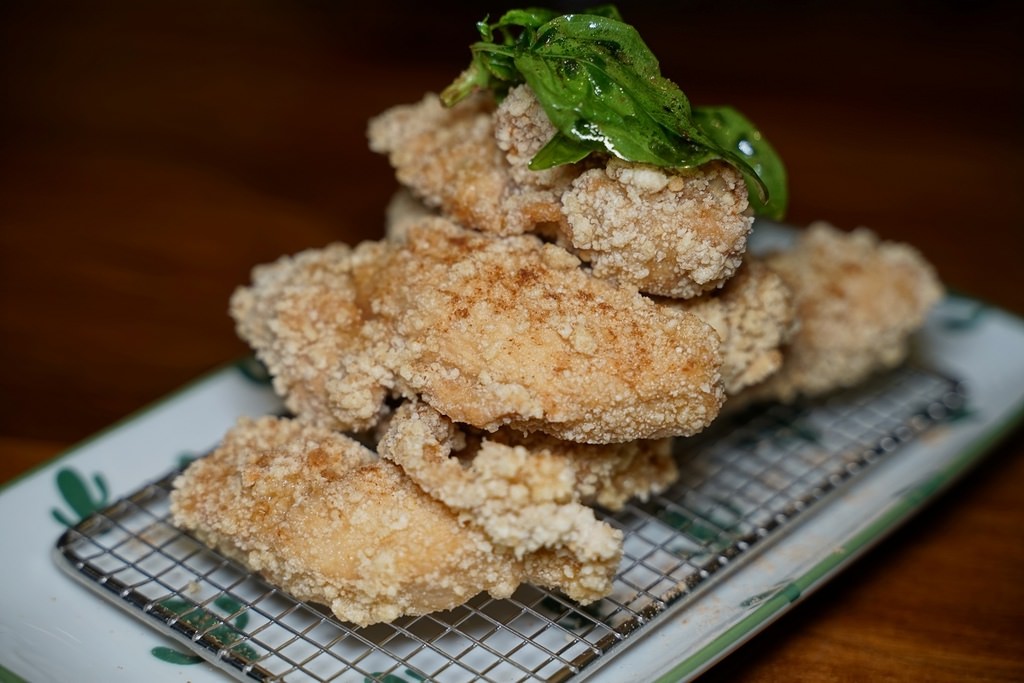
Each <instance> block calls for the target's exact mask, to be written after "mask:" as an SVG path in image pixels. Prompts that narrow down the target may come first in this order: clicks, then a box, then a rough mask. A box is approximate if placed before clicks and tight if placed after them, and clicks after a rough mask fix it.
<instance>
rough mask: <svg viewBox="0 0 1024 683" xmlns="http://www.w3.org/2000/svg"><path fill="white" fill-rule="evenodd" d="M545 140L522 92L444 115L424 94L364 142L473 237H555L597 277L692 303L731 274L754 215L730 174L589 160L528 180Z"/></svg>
mask: <svg viewBox="0 0 1024 683" xmlns="http://www.w3.org/2000/svg"><path fill="white" fill-rule="evenodd" d="M554 133H555V129H554V127H553V126H552V125H551V123H550V122H549V121H548V119H547V116H546V115H545V113H544V111H543V109H542V108H541V107H540V105H539V103H538V102H537V99H536V98H535V97H534V95H533V92H532V91H531V90H530V88H529V87H528V86H525V85H522V86H518V87H516V88H513V89H512V90H511V91H510V92H509V93H508V95H507V97H506V98H505V99H504V100H503V101H502V102H501V104H500V105H497V104H495V102H494V101H493V100H492V99H491V98H490V97H489V96H486V95H483V94H480V95H477V96H475V97H473V98H470V99H469V100H467V101H464V102H462V103H460V104H459V105H456V106H455V107H452V108H450V109H446V108H444V107H443V106H442V105H441V102H440V100H439V99H438V98H437V96H435V95H427V96H425V97H424V98H423V100H421V101H420V102H419V103H416V104H411V105H403V106H398V107H394V108H392V109H390V110H388V111H387V112H385V113H383V114H381V115H380V116H378V117H377V118H376V119H374V120H373V121H371V123H370V126H369V133H368V134H369V139H370V146H371V148H372V149H374V150H375V151H378V152H380V153H382V154H387V155H388V158H389V160H390V162H391V164H392V165H393V166H394V168H395V174H396V176H397V177H398V180H399V181H400V182H401V183H402V184H403V185H404V186H406V187H408V188H409V189H410V190H411V191H412V192H413V193H414V194H415V195H416V196H417V197H419V198H420V199H421V200H422V201H423V202H424V203H426V205H427V206H429V207H431V208H433V209H436V210H438V211H439V212H440V213H441V214H442V215H445V216H448V217H449V218H451V219H452V220H454V221H455V222H457V223H459V224H461V225H464V226H465V227H468V228H472V229H475V230H481V231H484V232H489V233H493V234H498V235H513V234H520V233H523V232H536V233H539V234H543V235H547V236H550V237H553V238H554V239H556V240H557V241H558V242H559V244H561V245H563V246H564V247H565V248H567V249H569V250H570V251H572V252H573V253H575V254H576V255H577V256H579V257H580V258H581V259H582V260H584V261H586V262H588V263H590V264H591V265H592V266H593V269H594V274H595V275H596V276H597V277H600V278H608V279H614V280H616V281H619V282H623V283H628V284H630V285H633V286H635V287H637V288H638V289H639V290H640V291H642V292H645V293H648V294H656V295H660V296H669V297H674V298H689V297H693V296H697V295H699V294H701V293H702V292H706V291H710V290H713V289H715V288H716V287H718V286H720V285H721V284H722V283H723V282H725V281H726V280H727V279H728V278H729V277H731V276H732V275H733V273H735V272H736V269H737V268H738V267H739V265H740V263H741V261H742V258H743V254H744V252H745V250H746V243H747V236H748V234H749V233H750V229H751V225H752V223H753V217H752V214H751V211H750V206H749V202H748V198H747V188H746V185H745V184H744V181H743V178H742V177H741V176H740V174H739V173H738V172H737V171H736V170H735V169H733V168H732V167H731V166H728V165H726V164H718V163H712V164H705V165H704V166H701V167H699V168H695V169H681V170H674V171H669V170H664V169H658V168H654V167H651V166H646V165H642V164H634V163H631V162H626V161H621V160H618V159H615V158H610V159H602V158H595V159H587V160H584V161H582V162H580V163H576V164H567V165H564V166H559V167H556V168H553V169H549V170H544V171H539V172H538V171H532V170H530V169H529V167H528V165H529V162H530V159H532V158H533V155H534V154H536V152H537V151H538V150H540V148H541V147H543V146H544V145H545V144H546V143H547V142H548V141H549V140H550V139H551V137H552V136H553V135H554Z"/></svg>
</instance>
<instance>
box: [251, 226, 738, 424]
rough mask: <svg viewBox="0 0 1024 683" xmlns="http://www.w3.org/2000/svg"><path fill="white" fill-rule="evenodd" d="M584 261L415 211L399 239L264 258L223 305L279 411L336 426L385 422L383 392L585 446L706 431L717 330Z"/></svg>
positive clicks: (717, 394) (714, 395)
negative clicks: (265, 372) (277, 396)
mask: <svg viewBox="0 0 1024 683" xmlns="http://www.w3.org/2000/svg"><path fill="white" fill-rule="evenodd" d="M579 266H580V264H579V261H578V260H577V259H576V258H575V257H573V256H572V255H570V254H569V253H567V252H566V251H565V250H563V249H561V248H559V247H557V246H555V245H551V244H544V243H542V242H541V241H540V240H539V239H537V238H535V237H533V236H530V235H520V236H511V237H504V238H500V237H496V236H493V235H487V234H483V233H479V232H475V231H470V230H464V229H462V228H459V227H458V226H456V225H454V224H452V223H450V222H448V221H446V220H443V219H440V218H425V219H423V220H422V221H421V222H418V223H416V224H414V225H409V226H407V227H406V235H405V239H404V241H393V242H367V243H363V244H361V245H359V246H358V247H356V248H355V249H354V250H347V249H345V248H342V247H331V248H328V249H326V250H322V251H310V252H305V253H303V254H300V255H298V256H296V257H292V258H284V259H281V260H279V261H278V262H277V263H276V264H274V265H272V266H267V267H264V268H261V269H258V270H257V271H256V273H255V275H254V284H253V286H252V287H250V288H247V289H243V290H240V291H239V292H238V293H237V294H236V295H235V297H234V301H233V305H232V313H233V315H235V317H236V320H237V321H238V329H239V333H240V334H241V336H242V337H243V338H244V339H246V340H247V341H249V342H250V344H252V345H253V347H254V348H255V349H256V351H257V354H258V355H259V356H260V358H261V359H262V360H263V361H264V362H265V363H266V364H267V366H268V368H269V369H270V372H271V374H272V375H274V376H275V381H276V382H277V385H276V386H278V388H279V390H282V391H284V392H285V395H286V398H287V400H288V405H289V407H290V408H291V409H292V410H295V411H296V412H297V413H299V414H300V415H302V416H303V417H304V418H306V419H311V420H315V421H317V422H318V423H320V424H323V425H325V426H328V427H332V428H336V429H341V430H350V429H353V428H365V427H366V426H369V425H370V424H372V423H373V422H375V421H376V420H379V417H380V416H381V415H382V414H383V410H384V408H383V398H384V395H385V394H386V393H387V392H391V393H392V394H395V395H400V396H404V397H406V398H416V397H422V399H423V400H424V401H426V402H427V403H428V404H430V405H431V406H433V407H434V408H435V409H436V410H438V411H439V412H441V413H443V414H444V415H447V416H448V417H450V418H451V419H452V420H455V421H457V422H464V423H466V424H469V425H472V426H475V427H478V428H482V429H486V430H494V429H497V428H499V427H501V426H503V425H508V426H510V427H513V428H516V429H519V430H521V431H527V432H529V431H542V432H545V433H547V434H551V435H553V436H557V437H559V438H563V439H568V440H571V441H579V442H585V443H617V442H623V441H630V440H633V439H640V438H659V437H663V436H673V435H680V434H693V433H695V432H698V431H700V430H701V429H703V428H704V427H705V426H707V424H708V423H709V422H710V421H711V420H712V419H714V417H715V416H716V415H717V412H718V409H719V407H720V405H721V402H722V400H723V397H724V395H723V391H722V388H721V384H720V380H719V366H720V363H721V360H720V356H719V348H718V347H719V340H718V336H717V335H716V334H715V333H714V331H713V330H712V329H711V328H710V327H709V326H708V325H707V324H706V323H704V322H703V321H701V320H700V319H699V318H698V317H697V316H695V315H693V314H690V313H686V312H684V311H679V310H674V309H672V308H670V307H667V306H661V305H658V304H656V303H654V302H652V301H651V300H650V299H647V298H646V297H643V296H642V295H640V294H639V293H637V292H636V291H635V290H633V289H631V288H627V287H622V286H616V285H615V284H613V283H609V282H607V281H604V280H600V279H598V278H594V277H592V276H591V275H589V274H588V273H587V272H585V271H584V270H583V269H581V268H580V267H579ZM335 312H336V313H337V315H332V313H335ZM295 396H300V397H302V400H297V399H295V398H294V397H295Z"/></svg>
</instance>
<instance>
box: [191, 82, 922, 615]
mask: <svg viewBox="0 0 1024 683" xmlns="http://www.w3.org/2000/svg"><path fill="white" fill-rule="evenodd" d="M553 134H554V129H553V128H552V125H551V123H550V122H549V121H548V119H547V117H546V116H545V113H544V111H543V109H542V108H541V107H540V106H539V105H538V102H537V100H536V98H535V97H534V96H533V93H532V92H531V90H530V88H529V87H528V86H526V85H521V86H518V87H516V88H514V89H512V90H511V91H510V92H509V93H508V95H507V96H506V97H504V99H502V100H501V102H500V103H499V102H497V101H496V100H495V98H494V97H493V96H492V95H490V94H488V93H479V94H477V95H474V96H473V97H471V98H469V99H467V100H465V101H463V102H461V103H459V104H458V105H456V106H454V107H451V108H446V107H444V106H442V104H441V103H440V101H439V99H438V97H437V96H434V95H428V96H426V97H425V98H424V99H423V100H422V101H420V102H418V103H415V104H411V105H407V106H399V107H396V108H394V109H392V110H389V111H387V112H385V113H384V114H382V115H381V116H379V117H378V118H376V119H375V120H373V121H372V122H371V124H370V127H369V139H370V145H371V147H372V148H373V149H374V150H376V151H378V152H381V153H382V154H386V155H387V156H388V158H389V159H390V162H391V164H392V165H393V166H394V168H395V171H396V175H397V178H398V180H399V182H400V183H401V185H402V186H403V187H404V189H403V190H402V191H401V192H400V193H399V194H398V195H397V196H396V198H395V200H394V201H393V202H392V204H391V206H390V207H389V209H388V214H387V215H388V221H387V223H388V224H387V234H386V236H385V237H384V238H383V239H381V240H380V241H372V242H364V243H361V244H358V245H356V246H349V245H345V244H333V245H330V246H327V247H324V248H322V249H312V250H309V251H306V252H303V253H300V254H297V255H294V256H287V257H283V258H281V259H280V260H278V261H277V262H275V263H272V264H269V265H263V266H259V267H257V268H256V269H255V271H254V273H253V281H252V284H251V285H249V286H247V287H244V288H241V289H239V290H238V291H237V292H236V293H235V295H234V296H233V298H232V301H231V313H232V315H233V317H234V319H235V321H236V322H237V328H238V332H239V334H240V335H241V337H242V338H243V339H245V340H246V341H247V342H248V343H249V344H250V345H251V346H252V347H253V349H254V350H255V353H256V355H257V356H258V358H259V359H261V360H262V361H263V363H265V364H266V366H267V368H268V369H269V371H270V373H271V374H272V376H273V378H274V387H275V389H276V391H278V392H279V393H280V394H281V396H282V397H283V398H284V401H285V404H286V406H287V408H288V409H289V410H290V411H291V413H293V415H294V416H293V417H288V418H278V417H263V418H259V419H249V418H245V419H242V420H240V421H239V423H238V424H237V425H236V426H235V427H234V428H233V429H232V430H231V431H230V432H229V433H228V434H227V435H226V437H225V438H224V440H223V442H222V443H221V445H220V446H219V447H218V448H217V449H216V451H215V452H214V453H212V454H211V455H209V456H208V457H206V458H203V459H201V460H199V461H197V462H195V463H193V464H192V465H191V466H190V467H189V468H188V470H187V471H186V472H185V473H184V474H183V475H182V476H181V477H180V478H179V479H178V480H177V482H176V484H175V491H174V492H173V495H172V510H173V516H174V520H175V522H176V523H177V524H178V525H180V526H181V527H183V528H185V529H188V530H190V531H192V532H194V533H195V534H196V535H197V536H198V537H199V538H200V539H202V540H203V541H204V542H206V543H207V544H209V545H211V546H213V547H215V548H217V549H219V550H220V551H222V552H224V553H226V554H227V555H229V556H231V557H233V558H235V559H237V560H239V561H240V562H242V563H244V564H245V565H247V566H248V567H249V568H251V569H252V570H255V571H257V572H260V573H262V574H263V575H264V576H266V577H267V578H268V579H269V580H270V581H272V582H274V583H276V584H278V585H280V586H281V587H283V588H284V589H285V590H287V591H288V592H290V593H291V594H292V595H294V596H295V597H296V598H298V599H301V600H309V601H313V602H317V603H322V604H325V605H327V606H329V607H330V608H331V609H332V610H333V612H334V613H335V614H336V615H337V616H338V617H339V618H340V619H342V620H346V621H351V622H354V623H356V624H359V625H367V624H371V623H377V622H384V621H390V620H393V619H395V618H397V617H399V616H401V615H416V614H424V613H427V612H431V611H435V610H443V609H447V608H451V607H454V606H456V605H458V604H461V603H463V602H465V601H466V600H468V599H469V598H471V597H473V596H474V595H476V594H477V593H480V592H481V591H487V592H488V593H490V594H491V595H492V596H495V597H499V598H500V597H506V596H509V595H510V594H511V593H512V592H513V591H514V590H515V589H516V588H517V586H519V584H521V583H523V582H531V583H533V584H536V585H540V586H544V587H548V588H551V589H557V590H560V591H562V592H563V593H564V594H566V595H567V596H569V597H570V598H572V599H575V600H578V601H580V602H584V603H586V602H590V601H594V600H597V599H599V598H601V597H603V596H605V595H607V594H608V593H609V592H610V590H611V587H612V580H613V578H614V575H615V572H616V568H617V566H618V564H619V561H620V557H621V553H622V534H621V532H620V531H619V530H617V529H615V528H613V527H612V526H611V525H609V524H608V523H606V522H604V521H601V520H599V519H598V518H597V517H596V516H595V514H594V510H593V509H592V507H590V506H591V505H599V506H602V507H604V508H606V509H611V510H615V509H618V508H621V507H622V506H623V505H624V504H625V503H626V502H627V501H628V500H630V499H633V498H638V499H641V500H644V499H646V498H648V497H649V496H651V495H653V494H656V493H658V492H660V491H662V490H664V489H665V488H666V487H667V486H669V485H670V484H671V483H672V482H673V480H674V479H675V477H676V476H677V471H676V464H675V461H674V460H673V455H672V449H671V448H670V445H671V442H672V439H674V438H677V437H686V436H689V435H693V434H695V433H697V432H700V431H701V430H703V429H704V428H705V427H707V426H708V425H709V424H710V423H711V422H712V421H713V420H714V419H715V418H716V416H718V415H719V413H720V411H722V409H723V406H731V405H740V404H747V403H750V402H753V401H791V400H794V399H796V398H798V397H803V396H815V395H819V394H823V393H825V392H829V391H832V390H834V389H836V388H839V387H845V386H849V385H852V384H855V383H857V382H859V381H861V380H862V379H863V378H865V377H866V376H867V375H869V374H871V373H874V372H876V371H878V370H880V369H883V368H888V367H891V366H894V365H896V364H898V363H900V362H901V361H902V360H903V359H904V357H905V356H906V354H907V352H908V344H909V338H910V335H911V334H912V332H913V331H914V330H915V329H916V328H918V327H919V326H920V325H921V324H922V322H923V320H924V317H925V315H926V313H927V311H928V309H929V308H930V307H931V306H932V305H933V304H934V303H935V302H936V301H937V300H938V299H939V297H940V294H941V289H940V286H939V283H938V281H937V279H936V277H935V275H934V273H933V272H932V269H931V268H930V267H929V266H928V265H927V264H926V263H925V262H924V261H923V259H922V258H921V257H920V256H919V255H918V253H917V252H916V251H914V250H913V249H911V248H910V247H907V246H904V245H897V244H891V243H885V242H881V241H879V240H878V239H877V238H876V237H875V236H874V235H873V234H871V233H870V232H868V231H866V230H863V229H859V230H856V231H853V232H843V231H840V230H837V229H835V228H833V227H830V226H828V225H826V224H816V225H812V226H810V227H809V228H808V229H806V230H804V231H803V232H802V233H801V234H800V236H799V238H798V239H797V240H796V243H795V244H794V246H792V247H791V248H789V249H787V250H785V251H782V252H779V253H775V254H770V255H766V256H763V257H759V258H755V257H754V256H752V255H751V254H748V253H747V249H746V247H747V239H748V236H749V234H750V231H751V227H752V223H753V218H752V216H751V211H750V209H749V205H748V197H747V189H746V185H745V183H744V181H743V178H742V177H741V175H740V174H739V173H738V172H737V171H736V170H735V169H734V168H733V167H732V166H729V165H728V164H725V163H722V162H712V163H709V164H706V165H704V166H701V167H699V168H694V169H683V170H668V169H662V168H656V167H653V166H646V165H641V164H636V163H630V162H625V161H621V160H619V159H616V158H614V157H610V156H606V157H602V156H599V155H598V156H590V157H588V158H587V159H585V160H583V161H581V162H578V163H575V164H568V165H563V166H559V167H556V168H553V169H549V170H545V171H533V170H530V169H529V168H528V162H529V160H530V159H531V157H532V156H533V155H534V154H535V153H536V152H537V151H538V150H539V149H540V148H541V147H542V146H543V145H544V144H545V143H546V142H547V141H548V140H549V139H550V138H551V136H552V135H553Z"/></svg>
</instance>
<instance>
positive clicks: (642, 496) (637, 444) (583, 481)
mask: <svg viewBox="0 0 1024 683" xmlns="http://www.w3.org/2000/svg"><path fill="white" fill-rule="evenodd" d="M474 436H476V439H475V440H476V442H477V443H476V444H475V445H474V444H473V443H472V442H473V440H474V439H473V437H474ZM467 440H468V441H469V442H470V443H469V444H468V445H467V447H466V448H465V449H463V450H462V451H461V452H459V453H457V455H458V456H459V457H460V458H461V459H462V460H465V459H467V458H471V457H475V454H476V453H477V452H479V450H480V448H481V446H482V445H483V441H485V440H486V441H488V442H491V443H493V444H501V445H502V446H504V447H505V448H525V449H526V450H527V451H528V452H529V453H531V454H533V453H546V454H549V455H550V456H551V457H552V458H557V459H561V460H563V461H565V462H566V463H567V465H568V466H570V467H571V468H572V469H573V472H574V475H573V476H574V478H575V482H576V483H575V485H574V495H576V496H579V500H580V502H581V503H584V504H586V505H591V504H596V505H600V506H601V507H603V508H606V509H608V510H612V511H616V510H621V509H622V508H623V507H624V506H625V505H626V503H627V502H628V501H630V500H632V499H634V498H635V499H639V500H641V501H647V500H648V499H649V498H650V497H651V496H652V495H656V494H659V493H661V492H662V491H664V490H666V489H667V488H668V487H669V486H671V485H672V484H673V483H675V481H676V479H677V478H678V477H679V470H678V468H677V466H676V461H675V457H674V455H673V453H672V443H673V440H672V439H671V438H662V439H637V440H635V441H626V442H624V443H613V444H583V443H575V442H572V441H565V440H564V439H556V438H555V437H553V436H548V435H547V434H542V433H540V432H533V433H531V434H521V433H519V432H516V431H513V430H511V429H508V428H503V429H499V430H498V431H496V432H493V433H490V434H486V436H485V437H483V438H481V435H480V434H479V433H477V434H476V435H473V434H469V435H467Z"/></svg>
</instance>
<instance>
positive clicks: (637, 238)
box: [562, 159, 753, 299]
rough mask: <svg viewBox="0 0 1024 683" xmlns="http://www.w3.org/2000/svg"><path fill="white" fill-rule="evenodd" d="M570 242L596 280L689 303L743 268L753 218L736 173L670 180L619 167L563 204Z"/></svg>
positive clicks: (593, 178)
mask: <svg viewBox="0 0 1024 683" xmlns="http://www.w3.org/2000/svg"><path fill="white" fill-rule="evenodd" d="M562 205H563V207H564V210H565V214H566V218H567V220H568V227H567V228H566V236H567V239H568V241H569V243H570V244H572V245H573V247H574V248H575V249H577V250H578V252H579V254H580V257H581V258H582V259H583V260H585V261H589V262H590V263H591V264H592V266H593V268H594V275H596V276H597V277H602V278H614V279H616V280H620V281H622V282H632V283H636V284H637V286H639V287H641V288H642V289H643V291H645V292H648V293H651V294H660V295H662V296H670V297H675V298H681V299H686V298H690V297H693V296H697V295H699V294H701V293H702V292H706V291H708V290H711V289H714V288H715V287H718V286H719V285H721V284H722V283H724V282H725V281H726V280H728V279H729V278H730V277H732V275H733V274H734V273H735V272H736V269H737V268H739V266H740V263H741V262H742V260H743V254H744V252H745V251H746V244H747V236H748V235H749V233H750V228H751V225H752V224H753V218H752V216H751V215H750V213H749V211H748V203H747V189H746V185H744V182H743V178H742V176H740V174H739V173H738V172H737V171H736V170H735V169H733V168H732V167H731V166H727V165H726V164H722V163H711V164H705V165H704V166H701V167H699V168H695V169H689V170H679V171H674V172H667V171H664V170H662V169H658V168H655V167H653V166H644V165H640V164H632V163H629V162H625V161H619V160H617V159H612V160H610V161H609V162H608V165H607V166H606V167H605V168H600V169H592V170H589V171H586V172H585V173H583V174H582V175H580V177H579V178H577V179H576V180H575V182H574V183H573V185H572V189H571V190H570V191H569V192H567V193H565V194H564V195H563V196H562Z"/></svg>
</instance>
